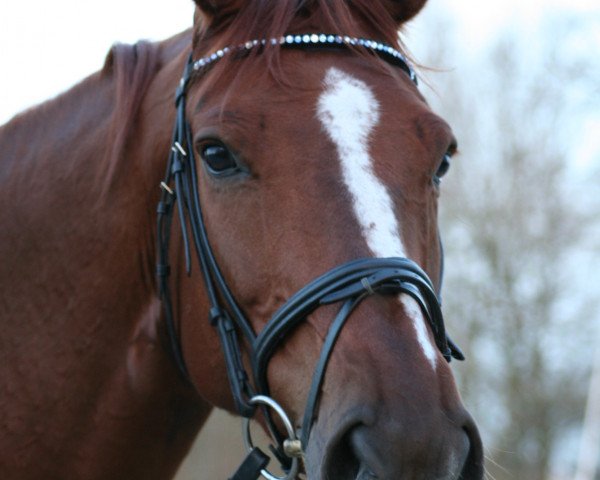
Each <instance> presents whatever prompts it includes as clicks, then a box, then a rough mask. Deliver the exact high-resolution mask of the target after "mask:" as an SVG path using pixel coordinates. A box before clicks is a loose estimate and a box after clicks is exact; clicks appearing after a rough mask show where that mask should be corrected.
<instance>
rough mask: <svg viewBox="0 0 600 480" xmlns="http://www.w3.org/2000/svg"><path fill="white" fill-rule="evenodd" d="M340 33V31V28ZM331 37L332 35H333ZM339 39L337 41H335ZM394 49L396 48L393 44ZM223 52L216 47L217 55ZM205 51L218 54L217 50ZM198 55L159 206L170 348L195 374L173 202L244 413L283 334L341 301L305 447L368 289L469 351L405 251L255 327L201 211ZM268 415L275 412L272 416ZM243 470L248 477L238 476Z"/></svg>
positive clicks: (349, 271)
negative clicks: (177, 307)
mask: <svg viewBox="0 0 600 480" xmlns="http://www.w3.org/2000/svg"><path fill="white" fill-rule="evenodd" d="M284 38H286V37H284ZM294 38H295V37H294ZM311 38H312V36H311ZM335 38H336V39H337V38H342V37H337V36H336V37H335ZM344 38H347V37H344ZM313 39H314V38H313ZM326 40H327V41H328V40H329V37H327V38H326ZM369 42H370V41H369ZM312 43H313V42H309V46H314V45H312ZM281 45H282V46H287V45H286V44H284V43H281ZM302 45H303V44H302V43H297V42H293V44H291V45H289V46H293V47H294V48H302ZM336 45H337V44H336V43H335V42H334V43H333V44H332V45H331V46H336ZM360 45H363V44H360ZM369 45H371V44H369ZM365 47H366V48H372V49H374V50H375V49H377V50H378V51H377V52H376V53H379V50H381V52H383V53H382V58H384V59H385V57H386V56H387V57H390V58H391V59H392V60H393V63H394V64H397V63H398V62H402V65H403V67H402V68H403V69H404V70H406V71H407V72H412V69H411V68H410V67H409V65H408V64H407V63H406V61H405V60H404V59H403V57H402V58H399V57H398V56H397V55H395V54H394V53H390V51H389V50H387V49H386V48H384V47H385V46H382V44H379V43H377V42H372V47H368V46H365ZM239 48H241V47H239ZM245 48H246V50H248V49H249V48H250V47H249V46H248V45H246V46H245ZM388 48H389V47H388ZM391 50H392V51H393V52H395V51H394V50H393V49H391ZM219 52H224V53H222V54H221V55H220V56H223V55H224V54H226V53H227V52H226V51H224V50H223V51H219ZM213 55H215V54H213ZM220 56H219V55H217V57H218V58H220ZM206 58H212V56H210V57H206ZM218 58H217V59H218ZM203 60H204V59H203ZM213 61H216V60H211V61H210V62H208V64H210V63H212V62H213ZM200 62H201V61H197V62H193V61H192V58H191V56H190V59H189V61H188V63H187V64H186V67H185V71H184V75H183V78H182V80H181V83H180V85H179V87H178V89H177V92H176V98H175V105H176V110H177V111H176V124H175V128H174V131H173V142H172V148H171V152H170V154H169V160H168V163H167V171H166V174H165V177H164V180H163V182H161V187H162V193H161V198H160V202H159V204H158V209H157V213H158V223H157V225H158V236H157V238H158V251H157V276H158V280H159V290H160V297H161V299H162V301H163V305H164V312H165V321H166V328H167V332H168V336H169V342H170V349H171V352H172V354H173V358H174V361H175V363H176V365H177V367H178V369H179V371H180V372H181V374H182V376H183V377H184V378H185V379H187V380H189V376H188V371H187V368H186V364H185V359H184V355H183V353H182V350H181V344H180V335H179V330H178V326H177V322H176V320H175V317H174V313H173V304H172V300H171V295H170V289H169V282H168V277H169V274H170V267H169V261H168V256H169V243H170V232H171V224H172V219H173V215H174V210H177V212H178V213H177V214H178V217H179V223H180V227H181V231H182V238H183V246H184V252H185V261H186V269H187V271H188V274H189V272H190V271H191V268H192V252H191V249H192V248H193V249H194V252H195V255H196V257H197V259H198V265H199V268H200V271H201V273H202V277H203V281H204V285H205V289H206V293H207V296H208V300H209V305H210V307H209V320H210V322H211V324H212V325H213V326H214V327H215V328H216V329H217V331H218V334H219V338H220V341H221V345H222V349H223V355H224V358H225V362H226V366H227V374H228V378H229V383H230V387H231V392H232V395H233V398H234V400H235V404H236V408H237V410H238V411H239V413H240V415H242V416H244V417H252V416H253V415H254V413H255V410H256V406H255V404H253V403H251V402H250V401H249V400H250V399H251V398H252V397H253V396H254V395H255V394H262V395H267V396H268V395H269V385H268V381H267V369H268V364H269V361H270V359H271V357H272V356H273V354H274V353H275V351H276V349H277V348H278V346H279V345H280V344H281V342H282V341H284V339H285V338H286V337H287V336H288V335H290V334H291V333H292V331H293V330H294V329H295V328H296V327H297V326H298V325H300V324H301V323H302V322H304V321H305V320H306V318H307V316H309V315H310V314H311V313H312V312H314V311H315V310H316V309H317V308H319V307H320V306H322V305H327V304H335V303H340V304H341V307H340V309H339V311H338V314H337V315H336V317H335V319H334V320H333V322H332V324H331V326H330V328H329V331H328V334H327V336H326V338H325V341H324V344H323V347H322V350H321V354H320V357H319V360H318V361H317V365H316V368H315V372H314V375H313V380H312V383H311V387H310V390H309V393H308V397H307V405H306V410H305V414H304V419H303V422H302V430H301V442H302V447H303V448H306V446H307V443H308V438H309V435H310V428H311V426H312V424H313V422H314V419H315V414H316V411H317V406H318V399H319V393H320V389H321V385H322V382H323V379H324V376H325V371H326V368H327V363H328V361H329V358H330V356H331V353H332V351H333V348H334V346H335V342H336V340H337V338H338V336H339V334H340V332H341V329H342V328H343V326H344V324H345V322H346V320H347V319H348V318H349V316H350V314H351V313H352V311H353V310H354V308H356V306H357V305H358V304H359V303H360V302H361V301H362V300H364V299H365V298H366V297H367V296H369V295H392V294H393V295H398V294H400V293H403V294H407V295H409V296H410V297H412V298H413V299H414V300H415V301H416V302H417V303H418V305H419V306H420V308H421V310H422V312H423V314H424V316H425V318H426V320H427V322H428V323H429V325H430V326H431V329H432V332H433V335H434V337H435V342H436V345H437V347H438V349H439V350H440V352H441V353H442V355H443V356H444V357H445V358H446V360H447V361H450V359H451V358H452V357H454V358H456V359H460V360H462V359H464V356H463V354H462V352H461V351H460V349H459V348H458V347H457V346H456V345H455V344H454V343H453V342H452V341H451V340H450V339H449V337H448V336H447V334H446V331H445V328H444V321H443V317H442V312H441V309H440V305H439V301H438V296H437V295H436V292H435V290H434V287H433V285H432V283H431V281H430V280H429V278H428V276H427V275H426V274H425V272H424V271H423V270H422V269H421V268H420V267H419V266H418V265H417V264H416V263H414V262H413V261H412V260H409V259H407V258H366V259H359V260H355V261H351V262H348V263H346V264H344V265H341V266H339V267H336V268H334V269H332V270H330V271H329V272H327V273H325V274H324V275H322V276H321V277H319V278H317V279H315V280H314V281H312V282H311V283H309V284H308V285H307V286H305V287H304V288H302V289H301V290H300V291H299V292H297V293H296V294H295V295H293V296H292V297H291V298H290V299H289V300H288V301H287V302H286V303H285V304H283V305H282V306H281V308H280V309H279V310H278V311H277V312H276V313H275V314H274V315H273V318H272V319H271V320H270V321H269V322H268V323H267V325H266V326H265V327H264V329H263V330H262V331H261V332H260V333H259V334H258V335H256V333H255V332H254V330H253V328H252V326H251V324H250V322H249V321H248V319H247V318H246V317H245V315H244V313H243V312H242V310H241V309H240V308H239V306H238V305H237V303H236V301H235V298H234V296H233V294H232V292H231V291H230V289H229V287H228V285H227V282H226V281H225V279H224V277H223V275H222V274H221V271H220V269H219V266H218V264H217V261H216V259H215V257H214V254H213V250H212V248H211V246H210V242H209V239H208V235H207V232H206V227H205V223H204V218H203V215H202V209H201V205H200V196H199V191H198V185H199V184H198V174H197V165H196V161H195V158H194V150H193V143H192V138H191V131H190V127H189V124H188V123H187V120H186V112H185V109H186V94H187V87H188V83H189V81H190V78H191V77H192V75H193V73H194V72H196V71H198V70H200V69H202V68H206V66H207V65H199V63H200ZM390 62H391V60H390ZM391 63H392V62H391ZM409 75H410V73H409ZM413 75H414V74H413ZM411 76H412V75H411ZM190 237H191V240H192V241H191V242H190ZM240 333H241V335H242V339H243V341H244V343H245V344H246V347H247V348H246V351H247V354H248V355H249V357H250V362H251V365H252V374H253V381H252V382H251V381H250V379H249V376H248V375H247V373H246V370H245V369H244V364H243V362H242V353H241V352H242V350H241V348H240V345H239V334H240ZM268 418H269V419H270V417H268ZM269 423H271V426H270V428H271V430H272V433H273V434H274V435H275V436H276V437H277V438H278V440H281V438H280V437H279V434H278V432H277V429H276V428H275V427H274V424H272V422H269ZM281 443H282V442H281V441H280V445H279V450H280V451H279V452H278V454H279V457H280V460H282V461H283V463H284V466H285V464H286V457H285V456H284V455H283V454H282V448H281ZM254 463H256V465H263V463H262V462H259V461H257V462H254ZM236 478H237V477H236ZM239 478H250V477H242V476H240V477H239Z"/></svg>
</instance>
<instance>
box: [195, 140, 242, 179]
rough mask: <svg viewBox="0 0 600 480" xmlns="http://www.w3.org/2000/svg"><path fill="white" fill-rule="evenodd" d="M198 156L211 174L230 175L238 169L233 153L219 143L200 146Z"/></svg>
mask: <svg viewBox="0 0 600 480" xmlns="http://www.w3.org/2000/svg"><path fill="white" fill-rule="evenodd" d="M200 157H201V158H202V160H203V161H204V163H205V164H206V166H207V167H208V171H209V172H210V173H211V174H213V175H216V176H223V175H231V174H234V173H236V172H237V171H238V170H239V167H238V164H237V162H236V160H235V157H234V156H233V154H232V153H231V152H230V151H229V150H228V149H227V147H226V146H225V145H222V144H220V143H208V144H205V145H203V146H201V147H200Z"/></svg>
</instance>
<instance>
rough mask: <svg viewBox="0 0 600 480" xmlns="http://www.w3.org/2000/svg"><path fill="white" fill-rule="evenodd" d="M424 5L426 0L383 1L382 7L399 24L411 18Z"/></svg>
mask: <svg viewBox="0 0 600 480" xmlns="http://www.w3.org/2000/svg"><path fill="white" fill-rule="evenodd" d="M425 3H427V0H383V5H384V6H385V8H387V10H388V11H389V12H390V13H391V15H392V17H394V20H396V21H397V22H398V23H399V24H400V23H404V22H406V21H408V20H410V19H411V18H413V17H414V16H415V15H416V14H417V13H419V12H420V11H421V9H422V8H423V6H424V5H425Z"/></svg>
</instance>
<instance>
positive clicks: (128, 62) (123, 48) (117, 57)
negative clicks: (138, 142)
mask: <svg viewBox="0 0 600 480" xmlns="http://www.w3.org/2000/svg"><path fill="white" fill-rule="evenodd" d="M159 67H160V62H159V49H158V46H157V44H154V43H150V42H147V41H140V42H138V43H136V44H135V45H124V44H116V45H114V46H113V47H112V48H111V50H110V52H109V53H108V55H107V57H106V61H105V64H104V68H103V69H102V75H103V76H111V77H112V79H113V81H114V82H115V100H114V110H113V113H112V117H111V121H110V127H109V132H108V136H109V137H108V138H109V142H110V144H111V147H110V148H109V149H108V150H107V152H106V157H105V164H106V167H107V170H105V171H104V173H103V175H105V186H109V185H110V183H112V181H113V179H114V177H115V173H116V168H117V165H119V163H120V160H121V159H122V157H123V155H124V154H125V151H126V147H127V143H128V141H129V139H130V137H131V133H132V130H133V127H134V125H135V120H136V117H137V115H138V113H139V110H140V105H141V103H142V101H143V99H144V96H145V94H146V91H147V90H148V87H149V85H150V83H151V82H152V79H153V78H154V75H155V74H156V72H157V71H158V69H159Z"/></svg>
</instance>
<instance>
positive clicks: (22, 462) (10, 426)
mask: <svg viewBox="0 0 600 480" xmlns="http://www.w3.org/2000/svg"><path fill="white" fill-rule="evenodd" d="M113 61H114V59H113ZM114 65H115V66H114V67H113V70H114V71H113V72H112V73H111V72H110V71H107V70H106V69H105V71H103V72H102V73H99V74H96V75H94V76H92V77H90V78H89V79H87V80H86V81H84V82H83V83H81V84H80V85H78V86H77V87H75V88H74V89H72V90H71V91H70V92H68V93H66V94H65V95H63V96H61V97H60V98H59V99H57V100H54V101H52V102H49V103H48V104H46V105H43V106H41V107H39V108H38V109H36V110H33V111H31V112H29V113H27V114H25V115H23V116H21V117H18V118H16V119H15V120H13V121H12V122H11V123H10V124H8V125H7V126H5V127H3V129H2V130H0V155H1V157H0V187H1V188H0V225H2V230H1V233H0V256H1V257H2V259H3V268H2V269H0V331H1V333H0V351H1V352H2V361H1V362H0V423H1V424H2V425H4V426H6V428H4V427H3V433H2V435H0V452H2V453H1V454H0V471H3V472H4V474H6V475H7V476H6V477H5V478H16V477H17V476H18V478H39V477H40V476H41V473H43V474H44V476H45V477H47V478H54V477H62V478H67V477H72V478H75V477H78V478H125V477H127V478H137V477H138V476H141V477H144V478H155V477H156V476H157V475H161V474H162V475H164V474H165V472H168V471H172V470H173V468H175V466H176V464H177V462H178V461H179V460H180V458H181V456H182V455H183V454H184V452H185V451H186V449H187V448H188V447H189V443H190V441H191V439H192V438H193V435H194V434H195V431H196V430H197V428H198V426H199V424H200V423H201V421H202V419H203V418H204V417H205V416H206V414H207V412H208V409H207V408H206V407H203V406H202V405H201V404H200V403H199V402H198V401H197V399H196V398H195V396H194V394H193V393H192V392H190V391H189V390H188V389H187V388H186V387H185V386H184V384H183V383H182V382H181V380H180V379H179V378H178V377H177V371H176V369H175V368H174V366H173V363H172V362H171V361H170V358H169V357H168V353H167V352H166V351H165V349H164V348H163V347H162V345H161V341H160V340H161V336H160V335H159V333H158V332H157V329H158V328H159V325H158V323H157V322H158V319H159V316H160V304H159V302H158V300H157V299H156V295H155V291H154V289H155V286H154V281H153V275H154V273H153V265H154V239H153V232H154V228H155V227H154V210H155V200H156V199H157V198H158V193H157V188H156V186H157V185H158V179H159V178H160V176H161V173H162V172H163V170H164V166H163V165H161V166H160V167H158V166H157V164H156V162H159V161H161V159H159V158H156V157H157V155H160V154H161V152H157V151H156V150H157V148H156V145H157V144H158V145H162V144H163V143H164V152H162V155H161V157H162V156H163V155H164V156H165V159H166V155H167V152H168V135H169V132H170V129H171V125H170V124H167V123H166V122H168V119H167V120H165V119H163V120H161V121H162V123H164V126H161V125H157V124H156V122H158V121H159V120H158V119H156V118H149V117H144V118H136V115H137V111H133V112H129V113H131V115H132V117H131V118H130V120H133V119H135V120H136V122H135V125H133V126H132V125H127V128H128V132H127V138H124V139H122V141H121V144H120V146H119V148H118V151H115V149H114V147H113V143H114V139H113V138H111V136H112V135H115V134H117V135H118V134H119V131H118V129H115V128H114V121H115V115H114V114H115V108H116V109H117V110H118V109H119V108H120V105H118V104H116V103H118V102H117V97H119V95H121V94H122V93H123V92H120V91H119V85H118V81H116V80H115V78H116V77H117V76H118V72H117V71H116V69H117V65H116V61H115V63H114ZM134 73H135V72H134ZM124 80H125V81H127V78H125V79H124ZM176 84H177V78H174V79H173V90H174V88H175V86H176ZM133 87H135V85H133ZM154 90H155V91H159V90H160V88H155V89H154ZM171 97H172V95H171V94H170V93H169V94H166V93H165V100H164V101H165V102H168V103H169V105H170V104H171V102H172V98H171ZM157 101H158V102H161V99H156V98H155V99H154V102H155V104H154V105H156V102H157ZM115 105H116V106H115ZM121 110H122V109H121ZM154 110H155V111H156V112H157V115H159V114H160V113H162V112H161V111H160V110H161V109H160V108H155V109H154ZM166 117H169V115H166ZM138 123H139V124H140V125H139V126H138ZM150 127H152V128H155V129H157V131H164V132H165V136H164V141H163V140H162V137H160V138H153V139H152V146H150V145H148V143H149V142H143V138H142V137H140V135H141V134H140V133H139V130H141V129H146V131H147V130H148V129H149V128H150ZM160 127H162V128H160ZM150 129H151V128H150ZM157 142H158V143H157ZM134 147H135V148H134ZM107 161H108V162H109V164H108V165H107V163H106V162H107ZM162 161H163V162H164V161H165V160H162ZM110 162H112V163H110ZM107 176H108V177H107ZM155 177H156V178H155ZM155 181H156V184H155V185H154V188H153V189H151V188H150V183H154V182H155ZM142 460H143V461H142ZM17 472H18V473H17ZM11 475H13V476H11Z"/></svg>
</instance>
